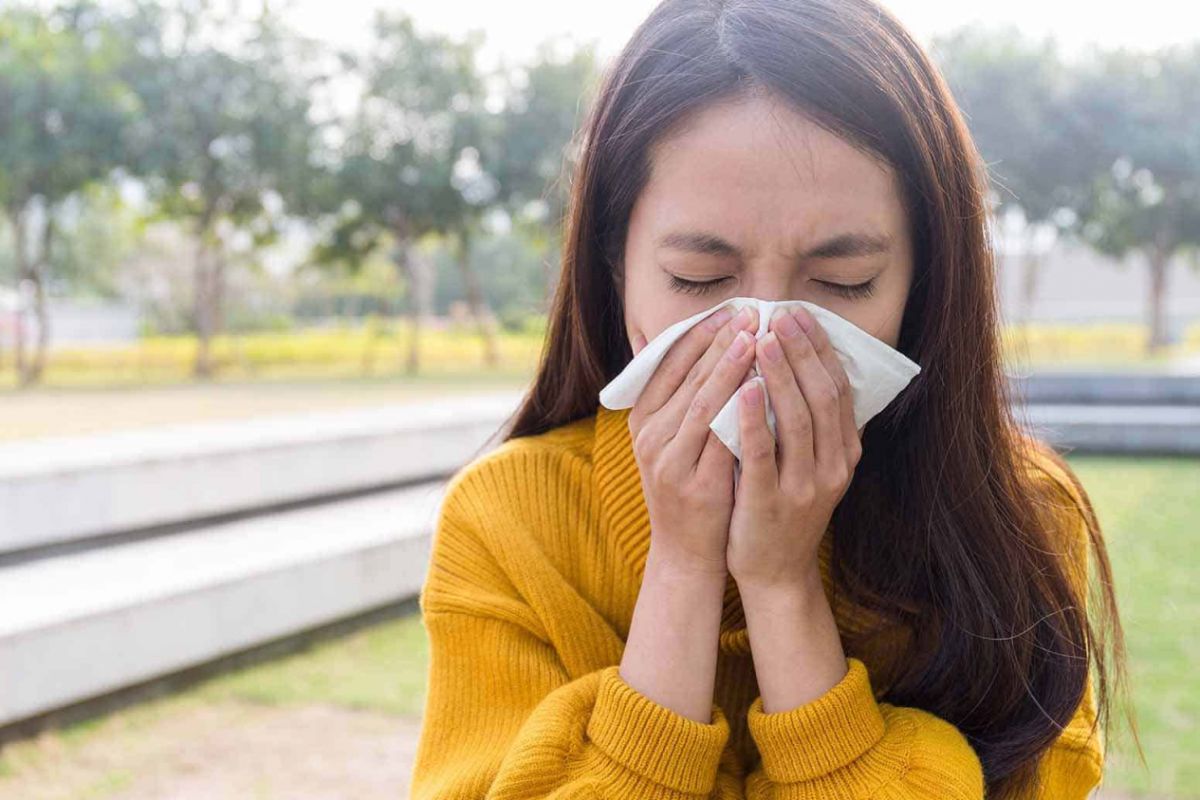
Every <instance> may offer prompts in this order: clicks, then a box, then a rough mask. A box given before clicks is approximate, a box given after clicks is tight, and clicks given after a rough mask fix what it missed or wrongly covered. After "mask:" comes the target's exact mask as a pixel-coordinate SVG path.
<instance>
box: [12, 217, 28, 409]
mask: <svg viewBox="0 0 1200 800" xmlns="http://www.w3.org/2000/svg"><path fill="white" fill-rule="evenodd" d="M9 220H10V222H11V223H12V229H13V248H14V249H15V250H16V259H17V263H16V268H17V269H16V273H17V309H16V313H15V314H14V315H13V322H14V326H13V366H14V367H15V368H16V371H17V386H18V387H22V388H23V387H24V386H26V385H27V384H26V382H25V377H26V375H27V374H28V367H27V366H26V364H25V355H26V354H25V280H24V278H25V275H26V273H27V272H28V271H29V261H28V259H29V248H28V247H27V246H26V242H25V214H24V212H23V211H21V210H12V211H10V212H9Z"/></svg>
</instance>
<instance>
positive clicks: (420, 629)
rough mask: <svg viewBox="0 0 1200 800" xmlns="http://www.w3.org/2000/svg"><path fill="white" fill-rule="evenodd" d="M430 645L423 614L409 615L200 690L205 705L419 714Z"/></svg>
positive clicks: (197, 693) (215, 680)
mask: <svg viewBox="0 0 1200 800" xmlns="http://www.w3.org/2000/svg"><path fill="white" fill-rule="evenodd" d="M428 659H429V644H428V639H427V637H426V635H425V627H424V626H423V625H422V624H421V619H420V617H419V616H415V615H414V616H407V617H403V618H401V619H397V620H391V621H388V622H385V623H381V624H379V625H375V626H373V627H370V628H367V629H364V630H361V631H358V632H356V633H354V634H351V635H350V636H348V637H346V638H343V639H336V640H332V641H326V642H322V643H320V644H318V645H315V646H313V647H312V648H310V649H309V650H305V651H301V652H297V653H294V654H292V655H289V656H287V657H285V658H282V659H279V660H276V661H272V662H270V663H267V664H262V665H259V666H255V667H251V668H249V669H245V670H242V671H240V672H231V673H228V674H226V675H221V676H218V677H216V678H213V679H211V680H209V681H206V682H205V683H203V684H201V685H200V686H198V687H197V688H196V689H195V690H194V691H193V694H194V696H195V698H196V699H198V700H200V701H218V700H240V701H245V702H252V703H264V704H268V705H288V704H299V703H329V704H332V705H336V706H341V707H343V708H352V709H373V710H375V711H383V712H386V713H390V714H408V715H412V716H419V715H420V714H421V711H422V707H423V705H424V700H425V677H426V676H425V669H426V665H427V663H428Z"/></svg>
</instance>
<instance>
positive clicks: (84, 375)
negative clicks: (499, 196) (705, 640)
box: [46, 323, 1200, 384]
mask: <svg viewBox="0 0 1200 800" xmlns="http://www.w3.org/2000/svg"><path fill="white" fill-rule="evenodd" d="M396 330H397V329H396V327H395V326H392V325H386V324H379V323H376V324H367V325H363V326H359V327H355V328H349V327H346V328H338V329H330V330H307V331H297V332H279V333H253V334H245V335H237V336H233V335H222V336H218V337H216V338H215V339H214V340H213V342H212V345H211V347H212V357H213V360H214V362H215V365H216V370H217V373H218V374H219V375H221V376H223V377H231V378H238V377H246V378H252V377H262V376H266V375H272V376H275V375H291V376H296V377H301V376H318V375H319V376H330V377H333V376H341V377H348V378H352V377H362V376H380V375H401V374H403V371H404V364H405V362H406V359H407V353H408V342H409V339H408V330H407V328H405V327H403V326H401V327H399V332H398V333H397V332H396ZM496 337H497V347H498V350H499V359H500V361H499V364H498V365H497V366H496V367H495V368H492V369H487V368H485V365H484V361H483V353H484V350H483V343H482V340H481V339H480V337H479V336H478V335H477V334H476V333H475V332H474V331H472V330H469V329H454V330H435V329H425V330H423V331H422V333H421V344H420V374H421V375H422V376H428V377H438V376H460V377H470V376H478V377H480V378H484V377H487V376H488V375H490V374H495V375H519V374H532V371H533V369H534V368H535V367H536V364H537V359H538V357H539V355H540V353H541V347H542V336H541V334H540V333H509V332H503V331H501V332H498V333H497V334H496ZM1146 338H1147V332H1146V330H1145V328H1144V327H1143V326H1141V325H1138V324H1121V323H1104V324H1093V325H1069V324H1046V323H1036V324H1028V325H1020V326H1010V327H1008V328H1006V329H1005V330H1004V332H1003V349H1004V355H1005V359H1006V362H1007V363H1009V364H1035V365H1052V364H1071V363H1127V364H1132V363H1139V362H1145V361H1146V358H1145V348H1146ZM195 356H196V339H195V337H193V336H154V337H147V338H144V339H142V340H140V341H138V342H136V343H133V344H129V345H118V346H88V347H72V348H61V349H57V348H56V349H54V350H53V351H52V352H51V354H50V358H49V362H48V368H47V375H46V380H47V382H48V383H56V384H80V383H95V382H146V383H149V382H163V381H176V380H186V379H187V378H188V377H189V376H190V375H191V370H192V363H193V361H194V360H195ZM1183 356H1200V323H1194V324H1192V325H1191V326H1189V327H1188V328H1187V329H1186V331H1185V336H1184V339H1183V341H1182V342H1180V343H1178V344H1176V345H1174V346H1172V347H1170V348H1168V349H1167V350H1166V351H1165V352H1164V354H1163V357H1164V358H1173V357H1183Z"/></svg>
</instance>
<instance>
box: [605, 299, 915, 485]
mask: <svg viewBox="0 0 1200 800" xmlns="http://www.w3.org/2000/svg"><path fill="white" fill-rule="evenodd" d="M727 305H732V306H734V311H735V313H736V312H737V311H740V310H741V309H742V308H743V307H744V306H747V305H755V306H757V307H758V332H757V333H756V334H755V338H756V339H759V338H762V337H763V336H765V335H766V333H767V331H768V330H769V325H770V321H771V314H772V313H773V312H774V310H775V309H776V308H792V307H794V306H804V308H806V309H808V311H809V312H810V313H811V314H812V315H813V317H815V318H816V320H817V322H818V323H819V324H820V325H821V327H822V328H824V330H825V333H826V334H827V335H828V337H829V341H830V344H832V345H833V349H834V351H835V352H836V353H837V356H838V360H839V361H841V362H842V367H843V368H844V369H845V370H846V377H847V378H849V380H850V387H851V394H852V396H853V400H854V424H855V427H856V428H858V429H860V430H861V429H862V427H863V426H864V425H866V424H867V421H868V420H869V419H871V417H873V416H875V415H876V414H878V413H879V412H880V411H882V410H883V409H884V408H885V407H886V406H887V404H888V403H890V402H891V401H892V399H893V398H895V396H896V395H898V394H899V393H900V390H901V389H903V388H904V387H905V386H907V385H908V383H909V381H911V380H912V379H913V378H914V377H915V376H916V375H917V373H919V372H920V371H921V367H920V366H919V365H918V364H917V363H916V362H914V361H912V360H911V359H909V358H908V357H907V356H905V355H904V354H903V353H901V352H900V351H899V350H896V349H894V348H892V347H890V346H889V345H888V344H886V343H885V342H883V341H882V340H880V339H876V338H875V337H874V336H872V335H871V334H869V333H867V332H866V331H864V330H863V329H862V328H859V327H858V326H856V325H855V324H854V323H852V322H850V321H849V320H847V319H845V318H844V317H840V316H838V315H837V314H835V313H833V312H832V311H830V310H829V309H827V308H824V307H823V306H819V305H817V304H816V303H810V302H808V301H806V300H759V299H757V298H754V297H731V298H729V299H728V300H724V301H722V302H720V303H717V304H716V305H715V306H713V307H712V308H709V309H707V310H705V311H701V312H699V313H698V314H693V315H692V316H690V317H688V318H687V319H684V320H680V321H679V322H676V323H675V324H674V325H671V326H669V327H668V328H667V329H666V330H664V331H663V332H662V333H660V334H659V335H658V336H655V337H654V339H653V340H652V341H650V342H649V343H647V344H646V346H645V347H643V348H642V350H641V352H639V353H638V354H637V355H635V356H634V357H633V359H632V360H631V361H630V362H629V364H628V365H627V366H626V367H625V369H623V370H621V374H619V375H617V377H615V378H613V379H612V380H611V381H610V382H609V383H608V385H607V386H605V387H604V388H603V389H601V390H600V403H601V404H602V405H603V406H604V407H605V408H610V409H614V410H615V409H622V408H632V407H633V404H634V403H635V402H636V401H637V399H638V397H639V396H640V395H641V393H642V390H643V389H644V388H646V384H647V383H649V382H650V378H651V377H652V376H653V375H654V371H655V370H656V369H657V368H658V365H659V364H660V363H661V362H662V360H663V357H664V356H666V354H667V351H668V350H669V349H670V348H671V345H672V344H674V343H675V342H676V340H678V339H679V337H681V336H683V335H684V334H685V333H687V332H688V331H689V330H690V329H691V328H692V327H693V326H694V325H695V324H696V323H698V322H700V321H701V320H703V319H705V318H706V317H708V316H709V315H710V314H712V313H714V312H716V311H718V310H719V309H721V308H723V307H725V306H727ZM752 371H753V372H754V377H752V378H751V379H750V380H753V381H758V382H759V383H760V384H761V386H762V392H763V397H764V399H765V401H766V413H767V427H768V428H769V429H770V431H771V435H772V436H775V435H776V433H775V413H774V411H773V410H772V408H771V399H770V397H769V396H767V386H766V378H764V377H763V376H762V375H761V374H760V372H759V369H758V360H757V359H755V361H754V367H753V370H752ZM737 399H738V398H737V393H736V392H734V394H733V396H731V397H730V398H729V401H728V402H727V403H726V404H725V405H724V406H723V407H722V408H721V410H720V411H719V412H717V416H716V417H715V418H714V419H713V421H712V423H711V424H710V425H709V427H710V428H711V429H712V430H713V432H714V433H715V434H716V435H717V437H718V438H719V439H720V440H721V441H722V442H724V444H725V446H726V447H728V448H729V450H730V451H731V452H732V453H733V454H734V455H735V456H736V457H737V458H738V460H739V461H740V460H741V457H742V448H741V431H740V428H739V427H738V408H737Z"/></svg>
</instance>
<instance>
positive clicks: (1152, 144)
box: [1067, 43, 1200, 353]
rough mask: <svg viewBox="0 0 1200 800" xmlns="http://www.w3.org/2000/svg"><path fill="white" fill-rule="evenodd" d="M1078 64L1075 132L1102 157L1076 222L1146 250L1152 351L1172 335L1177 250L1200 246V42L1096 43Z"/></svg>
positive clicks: (1092, 236)
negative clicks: (1169, 307) (1110, 47)
mask: <svg viewBox="0 0 1200 800" xmlns="http://www.w3.org/2000/svg"><path fill="white" fill-rule="evenodd" d="M1091 56H1092V57H1091V58H1090V59H1089V60H1088V61H1087V62H1086V63H1084V64H1083V65H1082V66H1081V67H1080V69H1079V76H1078V80H1077V82H1076V84H1075V86H1074V89H1073V96H1072V101H1071V104H1070V109H1071V112H1072V115H1071V117H1070V123H1071V126H1070V128H1069V129H1068V130H1067V135H1068V136H1071V137H1073V138H1075V139H1076V140H1078V141H1080V142H1081V146H1082V143H1083V141H1087V142H1092V143H1094V144H1092V145H1090V146H1092V147H1095V148H1096V149H1097V151H1098V152H1097V153H1096V154H1095V155H1094V156H1092V157H1093V158H1095V159H1096V160H1097V161H1098V162H1099V164H1100V165H1101V169H1099V170H1098V171H1097V173H1096V175H1095V176H1094V179H1093V180H1092V182H1091V183H1090V185H1089V187H1088V189H1089V191H1088V192H1087V194H1086V195H1085V197H1084V198H1083V200H1082V202H1081V203H1080V204H1079V207H1078V211H1079V215H1078V220H1077V221H1076V223H1075V227H1076V228H1077V229H1078V231H1079V233H1080V235H1081V236H1082V238H1083V239H1085V240H1086V241H1087V242H1089V243H1090V244H1091V245H1092V246H1093V247H1095V248H1096V249H1097V250H1099V251H1101V252H1104V253H1106V254H1108V255H1111V256H1114V257H1118V258H1123V257H1125V256H1126V255H1127V254H1128V253H1131V252H1134V253H1140V254H1141V255H1142V256H1143V257H1144V259H1145V263H1146V267H1147V270H1148V273H1149V281H1150V286H1149V294H1148V297H1149V303H1148V306H1147V309H1146V313H1147V323H1148V326H1149V329H1150V337H1149V351H1150V352H1151V353H1154V352H1156V351H1158V350H1159V349H1160V348H1161V347H1162V346H1163V345H1165V344H1167V343H1168V341H1169V338H1170V337H1169V332H1168V328H1167V317H1166V313H1165V308H1164V304H1165V300H1166V297H1167V287H1168V277H1169V275H1168V270H1169V268H1170V264H1171V261H1172V259H1173V258H1174V257H1175V256H1176V255H1182V254H1186V253H1187V252H1189V251H1190V252H1191V254H1192V255H1193V263H1195V258H1194V256H1195V255H1196V249H1197V248H1198V247H1200V136H1198V135H1197V133H1196V120H1195V115H1196V112H1197V111H1198V110H1200V43H1192V44H1190V45H1177V46H1173V47H1168V48H1164V49H1161V50H1159V51H1156V52H1151V53H1146V52H1138V51H1132V50H1128V49H1124V48H1122V49H1118V50H1115V51H1096V50H1093V51H1092V52H1091Z"/></svg>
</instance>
